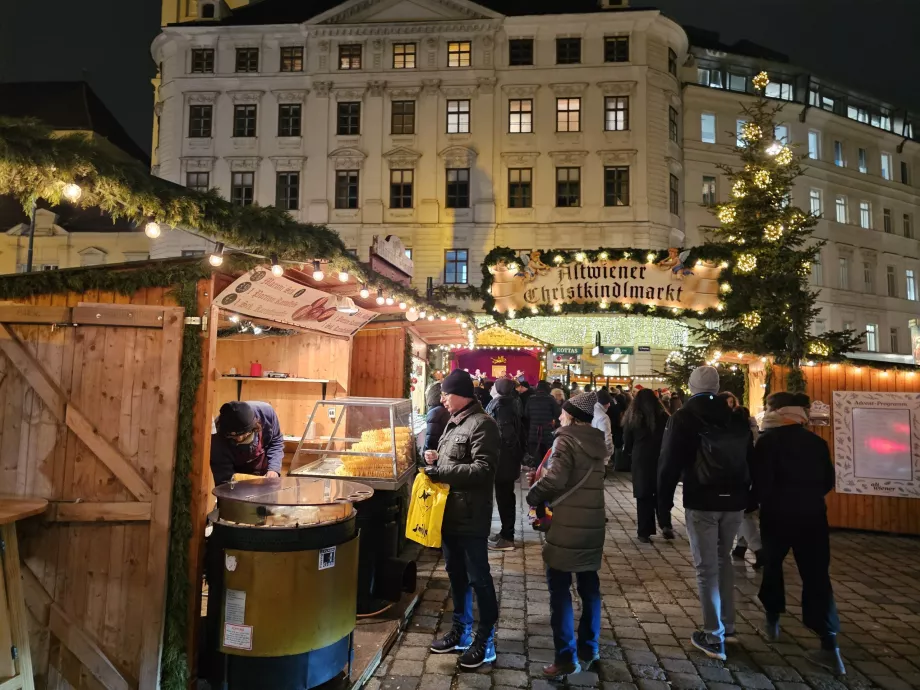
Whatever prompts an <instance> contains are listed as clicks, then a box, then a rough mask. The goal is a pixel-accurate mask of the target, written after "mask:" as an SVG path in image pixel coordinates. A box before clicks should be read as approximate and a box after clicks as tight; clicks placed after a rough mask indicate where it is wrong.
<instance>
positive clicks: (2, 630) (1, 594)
mask: <svg viewBox="0 0 920 690" xmlns="http://www.w3.org/2000/svg"><path fill="white" fill-rule="evenodd" d="M11 622H12V621H11V618H10V609H9V602H8V601H7V596H6V577H5V576H4V574H3V568H0V649H12V648H13V629H12V627H11V626H10V624H11ZM15 675H16V664H14V663H13V657H12V656H9V655H7V654H0V678H9V677H11V676H15Z"/></svg>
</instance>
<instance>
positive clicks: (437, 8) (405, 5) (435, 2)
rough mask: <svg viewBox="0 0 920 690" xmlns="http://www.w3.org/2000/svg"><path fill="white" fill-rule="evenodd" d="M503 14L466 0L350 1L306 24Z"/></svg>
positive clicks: (462, 18) (464, 18)
mask: <svg viewBox="0 0 920 690" xmlns="http://www.w3.org/2000/svg"><path fill="white" fill-rule="evenodd" d="M500 17H501V15H499V14H498V13H497V12H493V11H492V10H488V9H486V8H485V7H483V6H482V5H477V4H475V3H470V2H466V1H465V0H413V1H410V0H404V1H402V2H387V1H386V0H349V1H348V2H344V3H342V4H340V5H336V6H335V7H333V8H332V9H330V10H328V11H326V12H322V13H320V14H318V15H316V16H315V17H313V18H312V19H310V20H309V21H307V22H306V23H307V24H308V25H310V24H313V25H316V24H320V25H330V24H332V25H335V24H349V25H355V24H365V23H403V22H444V21H451V20H454V21H461V22H464V21H470V20H477V19H480V20H481V19H499V18H500Z"/></svg>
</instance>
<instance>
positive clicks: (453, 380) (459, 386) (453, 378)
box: [441, 369, 476, 398]
mask: <svg viewBox="0 0 920 690" xmlns="http://www.w3.org/2000/svg"><path fill="white" fill-rule="evenodd" d="M441 392H442V393H443V394H444V395H459V396H460V397H461V398H474V397H476V393H475V392H474V390H473V379H472V378H471V377H470V374H469V372H467V371H463V369H454V370H453V371H452V372H450V373H449V374H448V375H447V376H446V377H445V378H444V380H443V381H441Z"/></svg>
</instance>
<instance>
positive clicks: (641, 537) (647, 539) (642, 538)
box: [636, 534, 652, 544]
mask: <svg viewBox="0 0 920 690" xmlns="http://www.w3.org/2000/svg"><path fill="white" fill-rule="evenodd" d="M636 539H638V540H639V541H640V542H642V543H643V544H651V543H652V538H651V537H647V536H645V535H642V534H640V535H639V536H638V537H636Z"/></svg>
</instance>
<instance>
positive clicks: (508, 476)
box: [486, 379, 524, 551]
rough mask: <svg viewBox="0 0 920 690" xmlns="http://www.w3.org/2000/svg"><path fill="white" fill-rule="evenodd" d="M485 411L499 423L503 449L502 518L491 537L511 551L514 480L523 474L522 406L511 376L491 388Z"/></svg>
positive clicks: (498, 479) (498, 492)
mask: <svg viewBox="0 0 920 690" xmlns="http://www.w3.org/2000/svg"><path fill="white" fill-rule="evenodd" d="M486 413H487V414H488V415H489V416H490V417H492V419H494V420H495V423H496V424H497V425H498V433H499V435H500V436H501V450H500V453H499V457H498V469H497V470H496V472H495V504H496V505H497V506H498V515H499V517H500V518H501V521H502V528H501V531H499V532H497V533H496V534H493V535H492V536H491V537H489V548H490V549H492V550H493V551H511V550H512V549H513V548H514V522H515V519H516V518H517V510H516V506H515V497H514V483H515V482H516V481H517V480H518V478H519V477H520V476H521V458H522V457H523V455H524V448H523V445H522V444H521V407H520V401H519V400H518V398H517V394H516V393H515V391H514V382H513V381H512V380H511V379H498V380H497V381H496V382H495V385H494V386H493V388H492V401H491V402H490V403H489V405H488V407H486Z"/></svg>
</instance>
